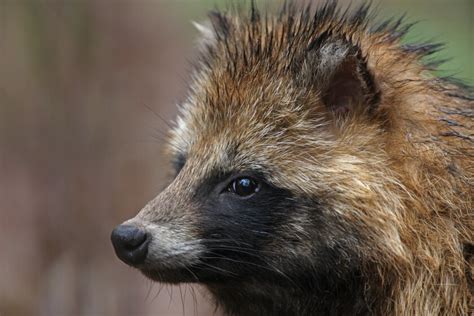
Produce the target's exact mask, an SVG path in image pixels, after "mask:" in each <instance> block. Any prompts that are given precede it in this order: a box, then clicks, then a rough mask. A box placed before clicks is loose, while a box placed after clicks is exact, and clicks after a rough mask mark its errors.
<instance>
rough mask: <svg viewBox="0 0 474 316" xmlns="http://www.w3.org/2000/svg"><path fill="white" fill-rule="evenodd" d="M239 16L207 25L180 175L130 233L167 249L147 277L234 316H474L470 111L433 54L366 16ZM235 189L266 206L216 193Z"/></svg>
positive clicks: (179, 128)
mask: <svg viewBox="0 0 474 316" xmlns="http://www.w3.org/2000/svg"><path fill="white" fill-rule="evenodd" d="M244 11H245V10H240V13H239V12H237V13H231V14H229V13H222V12H213V13H211V14H210V20H211V23H212V24H211V25H212V29H209V28H207V27H206V26H203V25H200V26H199V28H200V29H201V31H202V32H203V33H204V37H205V39H204V40H203V42H202V43H201V44H202V45H201V54H200V57H199V58H198V59H197V61H196V63H195V72H194V76H193V82H192V84H191V87H190V93H189V97H188V99H187V101H186V102H185V103H184V104H183V105H182V107H181V112H180V115H179V118H178V120H177V124H176V127H175V128H174V129H173V130H172V133H171V140H170V147H169V153H170V155H172V157H173V161H174V165H175V167H176V174H177V175H176V177H175V179H174V180H173V181H172V183H171V184H170V186H169V187H168V188H166V189H165V190H164V191H163V192H162V193H161V194H160V195H159V196H158V197H157V198H156V199H155V200H153V201H152V202H151V203H150V204H149V205H148V206H147V207H146V208H145V209H144V210H142V211H141V212H140V213H139V214H138V215H137V217H136V218H134V219H132V220H131V223H138V225H143V226H146V225H161V226H163V227H168V228H167V229H164V228H162V229H161V230H165V231H174V233H173V234H171V235H167V237H166V238H165V242H163V241H162V240H161V243H160V236H159V235H156V234H155V235H154V236H153V240H154V241H155V242H154V243H152V245H154V246H153V247H155V248H153V249H152V250H151V253H153V257H152V258H149V259H147V261H146V263H145V264H143V265H141V266H139V267H138V268H139V269H140V270H141V271H143V272H144V273H145V274H146V275H147V276H149V277H151V278H152V279H155V280H158V281H164V282H172V283H175V282H199V283H202V284H205V285H206V286H207V287H208V288H209V290H210V292H211V293H212V295H213V297H214V299H215V301H216V303H217V305H219V306H221V307H222V308H223V309H224V310H225V311H226V312H227V313H228V314H230V315H367V314H373V315H467V314H469V313H470V312H472V311H473V308H474V306H473V304H474V301H473V279H472V271H473V263H474V259H473V257H474V254H473V253H474V251H473V247H474V216H473V196H474V194H473V193H474V192H473V181H474V180H473V179H474V165H473V156H474V150H473V148H474V147H473V143H474V136H473V119H474V101H473V97H472V94H471V92H470V90H469V89H468V88H467V87H465V86H463V85H460V84H458V83H457V82H455V81H454V80H451V79H449V78H439V77H436V76H434V75H433V72H432V70H433V69H434V68H435V67H436V65H437V63H436V62H435V61H432V60H431V61H426V60H427V59H426V57H427V56H429V55H431V54H433V53H434V52H436V51H437V50H438V49H439V48H440V46H439V45H437V44H430V43H426V44H402V42H401V38H402V37H403V35H405V34H406V33H407V31H408V29H409V26H407V25H404V23H402V21H401V20H390V21H386V22H384V23H379V24H375V23H373V21H374V16H373V14H372V13H371V11H370V8H369V6H367V5H363V6H361V7H359V8H356V9H351V10H342V9H341V8H339V7H338V6H337V4H336V2H327V3H326V4H325V5H322V6H320V7H318V8H316V9H314V8H313V7H312V6H307V7H304V8H300V7H297V6H296V5H293V4H291V3H287V4H285V5H284V6H283V9H282V10H281V12H280V13H279V14H277V15H275V16H273V15H263V16H262V14H261V13H260V12H259V11H258V10H257V8H256V7H255V5H253V4H252V6H251V8H250V10H249V11H250V12H249V13H248V14H247V13H245V12H244ZM235 175H239V176H241V175H249V176H251V177H253V178H255V179H258V180H259V181H261V182H262V183H263V184H262V191H261V192H259V193H257V194H256V195H255V197H253V198H250V199H246V200H239V199H236V198H235V197H232V196H228V195H225V194H221V192H224V191H223V188H225V186H226V185H227V184H228V183H229V181H231V179H232V178H233V177H235ZM147 223H148V224H147ZM150 223H153V224H150ZM169 238H174V241H173V242H171V243H168V242H166V240H168V239H169ZM169 244H172V246H169ZM167 245H168V246H167ZM180 245H181V246H182V247H181V246H180ZM192 245H195V247H194V248H193V246H192ZM160 247H161V248H160ZM166 247H168V248H169V249H167V250H166V251H165V250H163V249H164V248H166ZM170 247H171V248H172V249H176V251H177V253H178V254H179V255H178V256H177V258H179V262H180V263H179V265H180V266H181V265H184V266H185V268H186V270H183V271H181V270H180V271H178V272H176V271H174V272H170V271H168V270H166V271H164V270H163V268H160V267H162V265H157V264H158V263H157V262H158V261H160V260H161V261H163V260H165V261H166V260H171V261H169V266H173V264H174V263H173V262H174V261H173V258H172V257H173V255H172V254H173V252H172V251H171V250H170V249H171V248H170ZM179 249H181V250H179ZM182 249H186V252H189V253H190V257H189V260H188V261H186V260H187V259H186V258H184V257H185V256H186V254H183V251H182ZM159 253H164V254H166V256H165V255H161V257H160V256H159V255H158V254H159ZM183 256H184V257H183ZM176 260H178V259H176ZM175 265H176V264H175ZM186 265H187V266H186ZM160 269H161V270H160ZM187 271H188V272H189V273H188V272H187ZM167 273H168V274H167Z"/></svg>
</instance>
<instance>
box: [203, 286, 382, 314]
mask: <svg viewBox="0 0 474 316" xmlns="http://www.w3.org/2000/svg"><path fill="white" fill-rule="evenodd" d="M319 281H321V280H319ZM310 283H312V282H310ZM364 283H365V282H361V280H360V279H359V278H353V280H351V282H349V283H342V282H341V283H339V284H332V283H331V284H329V283H327V282H324V281H323V282H321V283H320V284H315V283H314V284H312V285H311V286H308V287H305V288H295V287H292V286H285V285H274V284H265V283H262V282H260V283H258V284H257V283H256V282H254V283H247V282H230V283H228V284H225V285H222V284H219V285H208V288H209V290H210V291H211V293H212V294H213V296H214V298H215V300H216V303H217V305H218V306H220V307H222V308H223V309H224V311H225V312H226V313H227V314H228V315H235V316H237V315H238V316H240V315H246V316H253V315H259V316H261V315H302V316H303V315H366V314H370V309H371V308H370V306H371V305H372V303H373V298H371V297H369V296H368V295H369V294H368V292H367V291H365V290H364Z"/></svg>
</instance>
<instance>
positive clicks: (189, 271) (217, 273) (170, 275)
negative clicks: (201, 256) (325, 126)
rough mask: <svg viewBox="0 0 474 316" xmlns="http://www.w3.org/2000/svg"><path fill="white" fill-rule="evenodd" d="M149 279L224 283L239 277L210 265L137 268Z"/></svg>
mask: <svg viewBox="0 0 474 316" xmlns="http://www.w3.org/2000/svg"><path fill="white" fill-rule="evenodd" d="M137 269H138V270H140V272H141V273H143V275H145V276H146V277H147V278H149V279H151V280H153V281H156V282H161V283H170V284H177V283H222V282H228V281H229V280H230V279H233V278H237V277H238V275H237V274H234V273H231V272H230V271H228V270H224V269H222V268H220V267H218V266H214V265H212V264H209V263H204V262H202V263H200V264H194V265H192V266H186V267H179V268H178V267H177V268H157V267H147V266H141V267H137Z"/></svg>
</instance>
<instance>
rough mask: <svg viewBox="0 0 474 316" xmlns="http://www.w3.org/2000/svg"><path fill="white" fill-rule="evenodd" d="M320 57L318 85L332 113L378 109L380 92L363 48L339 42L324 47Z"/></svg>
mask: <svg viewBox="0 0 474 316" xmlns="http://www.w3.org/2000/svg"><path fill="white" fill-rule="evenodd" d="M316 58H317V68H316V69H313V71H315V72H316V73H317V75H316V78H315V79H316V80H317V82H315V84H316V85H317V87H318V89H320V93H321V100H322V102H323V103H324V105H325V106H326V107H327V109H328V110H330V111H331V112H332V113H334V114H336V115H338V116H340V115H347V114H349V113H353V112H363V113H372V112H373V111H374V110H375V109H376V107H377V105H378V102H379V98H380V92H379V90H378V88H377V85H376V83H375V80H374V77H373V75H372V74H371V72H370V70H369V69H368V67H367V63H366V60H365V58H364V57H363V56H362V53H361V52H360V49H358V48H357V47H356V46H354V45H352V44H349V43H346V42H344V41H341V40H337V41H334V42H331V43H326V44H324V45H322V46H320V48H319V49H318V52H317V56H316Z"/></svg>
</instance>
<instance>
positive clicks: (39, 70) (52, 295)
mask: <svg viewBox="0 0 474 316" xmlns="http://www.w3.org/2000/svg"><path fill="white" fill-rule="evenodd" d="M468 1H469V0H467V1H463V0H459V1H458V2H456V1H454V3H458V5H457V7H456V5H455V4H449V6H450V8H449V10H447V11H445V12H443V13H442V14H448V13H449V12H452V10H460V11H459V12H461V11H462V12H463V13H464V12H467V13H466V15H465V18H464V19H460V21H461V22H459V23H465V24H462V25H463V26H461V27H458V28H457V29H456V28H454V31H452V28H451V29H450V30H451V31H448V32H452V34H456V35H457V36H458V37H456V38H454V37H453V39H454V40H456V41H459V43H461V42H462V43H463V45H464V44H465V43H466V38H467V46H457V47H461V48H460V50H457V51H456V50H454V51H452V52H455V54H456V52H460V53H459V55H461V56H468V57H462V58H465V60H469V61H470V60H471V58H472V52H473V51H474V49H473V44H472V43H473V40H472V37H470V36H472V34H473V32H472V31H474V29H473V28H472V20H473V17H472V14H473V12H474V10H473V9H472V5H471V4H472V3H470V2H468ZM218 2H219V1H217V0H216V1H214V2H211V1H201V2H191V1H177V2H172V1H158V0H157V1H152V0H138V1H122V0H103V1H93V0H89V1H87V0H82V1H76V0H57V1H53V0H51V1H41V0H30V1H27V0H17V1H15V0H0V250H1V254H0V315H1V316H6V315H45V316H46V315H183V314H187V315H195V314H198V315H211V314H213V308H212V307H210V305H209V304H207V303H206V300H205V299H203V298H202V295H201V292H203V291H201V290H199V288H194V290H192V289H191V288H190V287H186V286H182V287H181V289H179V288H174V289H172V288H171V287H163V286H161V285H158V284H152V283H151V282H150V281H147V280H146V279H145V278H144V277H141V276H140V275H139V273H138V272H137V271H135V270H133V269H131V268H128V267H126V266H125V265H124V264H122V263H121V262H120V261H119V260H118V259H116V257H115V255H114V253H113V250H112V247H111V245H110V242H109V235H110V232H111V230H112V228H113V227H114V226H115V225H116V224H118V223H120V222H122V221H123V220H125V219H127V218H129V217H131V216H133V215H134V214H135V213H136V212H137V211H138V210H139V209H140V208H141V207H142V206H143V205H144V204H145V203H146V201H147V200H150V199H151V198H152V197H153V196H154V195H156V194H157V193H158V192H159V191H160V190H161V188H162V186H163V185H164V184H165V183H166V182H165V179H166V174H167V172H168V164H167V162H166V160H165V159H164V158H163V156H162V154H161V149H162V147H163V146H162V145H163V137H164V135H165V132H166V130H167V128H168V127H167V124H166V123H165V122H166V121H171V120H172V119H173V117H174V115H175V112H176V110H175V104H176V103H178V102H179V100H180V99H179V98H182V97H183V96H184V95H185V90H184V89H185V83H186V80H187V77H186V73H187V71H186V70H187V68H188V59H191V58H192V56H193V52H194V51H195V48H194V46H195V45H194V43H195V42H194V37H195V35H196V34H195V31H194V30H193V29H192V26H191V24H190V23H189V21H190V20H191V19H197V20H201V19H203V17H204V16H205V15H204V12H205V11H206V10H208V9H212V8H213V7H214V5H213V3H218ZM382 3H383V4H384V5H379V7H380V10H381V11H383V12H384V11H385V9H384V8H385V4H387V8H391V9H393V8H396V5H395V4H394V3H395V1H390V2H383V1H382ZM402 3H405V4H404V7H403V8H404V9H406V10H409V7H410V5H411V4H409V3H408V2H402ZM419 3H424V7H423V5H422V4H419ZM419 3H418V7H417V9H416V10H418V11H417V12H419V10H420V8H422V9H423V8H424V9H427V8H430V6H433V4H430V2H429V1H424V2H419ZM437 3H438V2H437ZM440 3H442V2H440ZM438 4H439V3H438ZM446 5H448V2H444V6H446ZM435 7H436V6H435ZM453 7H455V8H456V9H453ZM437 8H443V6H441V5H438V6H437ZM391 9H390V10H391ZM390 10H389V11H390ZM466 10H467V11H466ZM469 10H470V11H469ZM393 12H396V13H400V12H402V11H394V10H391V11H390V13H393ZM435 12H437V11H436V10H435ZM446 12H448V13H446ZM455 12H458V11H455ZM469 12H470V13H469ZM384 13H386V11H385V12H384ZM469 14H470V15H469ZM411 16H414V15H413V14H412V15H411ZM415 16H416V15H415ZM454 16H455V17H454V18H453V20H454V19H456V16H457V15H454ZM421 17H422V18H424V17H425V16H423V15H422V16H421ZM427 19H428V17H427ZM453 23H454V22H453ZM465 27H467V28H468V29H467V31H469V30H470V31H471V32H470V33H469V32H467V33H466V30H465ZM444 29H445V27H440V28H439V30H444ZM435 32H437V31H435ZM440 32H441V31H440ZM427 33H428V34H429V32H427ZM438 33H439V32H438ZM436 34H437V33H436ZM436 34H434V35H436ZM446 34H451V33H446ZM466 34H467V35H466ZM448 36H449V35H448ZM465 36H467V37H465ZM429 37H430V36H428V38H429ZM436 38H439V39H440V40H445V41H448V42H449V41H450V40H451V39H450V38H443V37H442V36H437V37H436ZM460 45H461V44H460ZM453 57H455V58H456V57H457V56H456V55H454V56H453ZM463 60H464V59H463ZM452 65H454V67H456V65H457V64H452ZM466 67H467V68H466ZM463 70H464V72H463V73H462V74H463V76H464V77H466V78H467V79H471V80H472V79H473V78H474V72H473V68H472V62H471V63H470V64H468V65H465V67H464V68H463ZM160 290H161V291H160ZM194 295H196V296H194ZM204 295H205V294H204ZM196 300H197V301H199V304H197V306H196V304H195V301H196Z"/></svg>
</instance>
